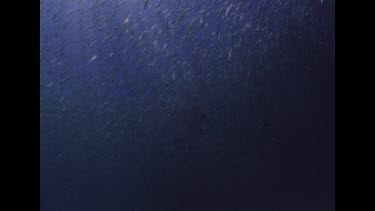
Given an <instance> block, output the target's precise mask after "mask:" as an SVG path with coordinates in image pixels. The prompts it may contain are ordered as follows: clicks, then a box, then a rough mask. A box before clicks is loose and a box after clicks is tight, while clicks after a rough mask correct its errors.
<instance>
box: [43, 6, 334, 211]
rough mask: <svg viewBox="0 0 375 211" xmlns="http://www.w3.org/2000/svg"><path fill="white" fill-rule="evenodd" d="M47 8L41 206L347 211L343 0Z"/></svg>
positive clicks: (93, 208)
mask: <svg viewBox="0 0 375 211" xmlns="http://www.w3.org/2000/svg"><path fill="white" fill-rule="evenodd" d="M40 9H41V19H40V21H41V28H40V33H41V35H40V48H41V52H40V57H41V70H40V79H41V84H40V92H41V99H40V120H41V146H40V150H41V160H40V164H41V172H40V182H41V186H40V188H41V210H43V211H44V210H47V211H50V210H64V211H66V210H70V211H75V210H77V211H78V210H80V211H81V210H114V211H116V210H125V211H127V210H129V211H130V210H142V211H147V210H152V211H168V210H171V211H172V210H176V211H177V210H181V211H182V210H256V211H268V210H288V211H294V210H295V211H301V210H304V211H308V210H312V211H316V210H322V211H324V210H334V138H335V137H334V118H335V116H334V91H335V90H334V85H335V84H334V75H335V73H334V71H335V64H334V58H335V49H334V48H335V42H334V34H335V31H334V30H335V29H334V25H335V23H334V21H335V20H334V17H335V8H334V1H330V0H325V1H320V0H307V1H300V0H252V1H245V0H242V1H241V0H228V1H224V0H201V1H198V0H191V1H188V0H174V1H166V0H165V1H163V0H161V1H160V0H157V1H151V0H149V1H148V2H147V3H146V1H144V0H104V1H102V0H64V1H63V0H41V4H40ZM126 18H128V21H127V22H126V23H125V19H126ZM205 24H207V25H205Z"/></svg>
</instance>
